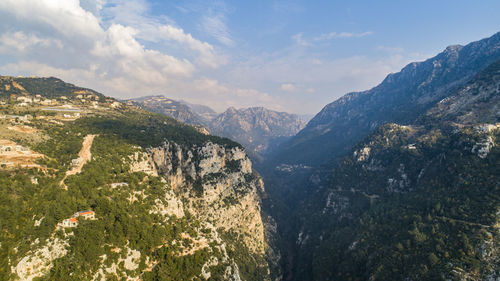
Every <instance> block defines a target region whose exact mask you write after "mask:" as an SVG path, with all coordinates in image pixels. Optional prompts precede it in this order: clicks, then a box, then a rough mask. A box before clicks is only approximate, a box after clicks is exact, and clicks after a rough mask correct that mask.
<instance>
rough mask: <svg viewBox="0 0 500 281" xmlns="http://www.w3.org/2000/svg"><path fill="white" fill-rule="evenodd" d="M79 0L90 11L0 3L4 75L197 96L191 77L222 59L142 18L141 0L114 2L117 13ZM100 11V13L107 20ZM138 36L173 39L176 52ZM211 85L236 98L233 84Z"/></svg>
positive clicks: (122, 93)
mask: <svg viewBox="0 0 500 281" xmlns="http://www.w3.org/2000/svg"><path fill="white" fill-rule="evenodd" d="M85 2H86V3H85V4H86V5H87V8H88V9H93V12H89V11H87V10H85V9H83V7H82V6H80V2H79V1H78V0H40V1H35V2H33V1H27V0H5V1H1V2H0V25H1V26H5V27H7V28H6V30H8V31H4V32H3V33H2V32H1V31H0V41H1V42H0V54H9V55H11V57H12V58H13V59H14V62H12V61H11V62H9V63H8V64H5V63H4V64H2V63H1V62H0V69H1V71H2V73H5V74H12V75H38V76H57V77H60V78H62V79H64V80H67V81H69V82H72V83H77V84H79V85H82V86H85V87H91V88H95V89H96V90H99V91H102V92H103V93H105V94H110V95H114V96H117V97H133V96H139V95H146V94H152V93H155V92H156V93H165V94H171V95H172V96H173V97H174V96H175V97H182V95H183V94H185V95H191V96H193V97H194V96H196V95H200V94H203V93H201V91H198V90H197V89H196V85H193V82H192V80H193V79H196V78H195V76H197V75H199V71H200V69H201V68H203V67H209V68H217V67H219V66H220V65H221V64H223V63H224V62H225V57H223V56H218V55H217V54H216V52H215V48H214V47H213V46H212V45H210V44H209V43H207V42H202V41H200V40H198V39H196V38H194V37H193V36H192V35H191V34H189V33H186V32H185V31H184V30H183V29H182V28H179V27H175V26H173V24H171V23H167V21H166V20H164V21H163V22H161V21H162V19H158V18H154V17H149V18H148V17H147V15H146V14H145V12H146V11H147V7H145V6H141V5H142V4H143V2H142V1H140V0H138V1H136V0H133V1H114V3H113V5H112V9H114V10H113V11H115V12H116V14H112V13H111V14H110V11H104V12H103V11H102V10H99V9H103V7H104V5H103V4H104V2H103V1H100V0H88V1H85ZM120 5H125V6H120ZM134 11H135V12H137V13H136V14H134ZM101 14H106V21H104V20H103V19H102V18H100V17H99V15H101ZM114 16H116V17H114ZM127 16H130V17H128V18H127ZM2 18H4V19H5V18H7V20H3V21H2ZM121 18H127V20H120V19H121ZM114 19H118V20H114ZM12 30H14V31H12ZM140 39H142V40H146V41H148V40H150V41H152V42H160V43H161V42H167V41H168V42H171V44H174V47H175V52H172V54H170V53H169V52H168V47H169V46H171V45H168V46H167V47H166V48H164V50H162V51H159V50H155V49H150V48H148V47H146V46H145V45H143V44H141V43H140V42H142V41H139V40H140ZM179 50H182V51H183V52H179ZM173 54H175V55H173ZM189 91H192V94H191V93H189ZM217 91H219V92H224V93H225V94H226V98H227V99H228V100H231V99H232V98H233V97H231V92H235V93H236V94H234V100H239V99H241V98H240V97H238V94H237V92H238V89H231V88H230V87H229V86H225V87H224V88H220V87H219V88H217V87H214V89H212V92H214V93H216V92H217ZM179 95H181V96H179Z"/></svg>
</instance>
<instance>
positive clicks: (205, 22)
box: [201, 14, 234, 46]
mask: <svg viewBox="0 0 500 281" xmlns="http://www.w3.org/2000/svg"><path fill="white" fill-rule="evenodd" d="M201 29H202V30H204V31H205V32H206V33H208V34H209V35H210V36H212V37H213V38H215V39H216V40H217V41H219V42H220V43H222V44H224V45H226V46H233V45H234V42H233V39H231V35H230V34H229V29H228V28H227V25H226V23H225V17H224V15H223V14H216V15H205V16H203V19H202V21H201Z"/></svg>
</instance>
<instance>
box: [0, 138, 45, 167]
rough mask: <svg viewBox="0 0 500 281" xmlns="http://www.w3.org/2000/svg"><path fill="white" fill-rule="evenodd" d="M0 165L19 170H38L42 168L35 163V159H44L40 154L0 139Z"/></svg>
mask: <svg viewBox="0 0 500 281" xmlns="http://www.w3.org/2000/svg"><path fill="white" fill-rule="evenodd" d="M0 147H1V149H0V164H1V166H2V167H4V168H10V167H20V168H39V169H44V168H43V167H42V166H40V165H38V164H36V163H35V161H36V159H38V158H42V157H45V155H43V154H41V153H37V152H34V151H33V150H31V149H29V148H27V147H22V146H20V145H18V144H17V143H15V142H13V141H10V140H4V139H0Z"/></svg>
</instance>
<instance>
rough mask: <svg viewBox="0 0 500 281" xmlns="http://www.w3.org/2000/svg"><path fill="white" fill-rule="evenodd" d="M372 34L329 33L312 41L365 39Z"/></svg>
mask: <svg viewBox="0 0 500 281" xmlns="http://www.w3.org/2000/svg"><path fill="white" fill-rule="evenodd" d="M372 34H373V32H371V31H366V32H361V33H354V32H330V33H323V34H321V35H320V36H317V37H315V38H314V39H313V40H314V41H324V40H331V39H336V38H361V37H365V36H368V35H372Z"/></svg>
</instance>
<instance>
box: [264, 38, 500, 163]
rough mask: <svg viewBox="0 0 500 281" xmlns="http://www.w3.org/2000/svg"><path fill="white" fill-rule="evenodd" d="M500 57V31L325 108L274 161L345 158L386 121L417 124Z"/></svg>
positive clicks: (295, 161) (443, 53) (285, 145)
mask: <svg viewBox="0 0 500 281" xmlns="http://www.w3.org/2000/svg"><path fill="white" fill-rule="evenodd" d="M498 58H500V33H497V34H495V35H493V36H492V37H490V38H487V39H483V40H481V41H477V42H473V43H470V44H468V45H466V46H450V47H448V48H446V50H445V51H444V52H442V53H440V54H438V55H437V56H435V57H433V58H431V59H428V60H426V61H424V62H418V63H411V64H409V65H407V66H406V67H404V68H403V69H402V70H401V72H399V73H395V74H390V75H388V76H387V77H386V78H385V80H384V81H383V82H382V83H381V84H379V85H378V86H376V87H375V88H373V89H371V90H368V91H364V92H357V93H350V94H347V95H345V96H343V97H342V98H340V99H338V100H336V101H334V102H332V103H331V104H328V105H327V106H325V107H324V108H323V110H321V112H319V113H318V114H317V115H316V116H315V117H314V118H313V119H312V120H311V121H310V122H309V123H308V125H307V126H306V127H305V128H304V129H303V130H302V131H300V132H299V133H298V134H297V135H296V136H295V137H293V138H292V139H290V140H289V141H288V142H287V143H285V144H284V145H283V147H282V151H281V152H280V153H279V154H278V156H277V157H276V159H274V160H273V161H271V162H272V163H274V164H276V165H277V164H279V163H287V164H314V165H318V164H322V163H323V162H325V161H327V160H328V159H331V158H334V157H335V156H338V155H342V154H344V153H346V152H347V151H349V150H350V149H351V148H352V146H353V145H354V144H355V143H356V142H358V141H360V140H361V138H362V137H363V136H366V135H367V134H368V133H369V132H371V131H373V130H374V129H376V128H377V127H378V126H380V125H382V124H384V123H388V122H397V123H401V124H405V123H410V122H412V121H414V120H415V118H417V117H418V116H419V115H421V114H422V113H424V112H425V111H426V110H428V109H429V108H430V107H432V106H433V105H434V104H435V103H436V102H438V101H439V100H441V99H442V98H443V97H445V96H446V95H448V94H450V92H453V91H454V90H456V89H457V88H458V87H460V86H462V85H463V84H465V83H466V82H467V81H468V80H470V79H471V78H472V76H473V75H475V74H476V73H477V72H478V71H480V70H481V69H483V68H485V67H486V66H488V65H489V64H491V63H493V62H494V61H496V60H497V59H498ZM312 148H314V149H312Z"/></svg>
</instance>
